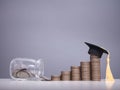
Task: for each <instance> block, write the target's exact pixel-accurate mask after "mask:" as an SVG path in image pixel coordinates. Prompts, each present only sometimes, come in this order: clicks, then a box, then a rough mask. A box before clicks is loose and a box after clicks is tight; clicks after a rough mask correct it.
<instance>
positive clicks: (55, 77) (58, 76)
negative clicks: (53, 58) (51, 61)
mask: <svg viewBox="0 0 120 90" xmlns="http://www.w3.org/2000/svg"><path fill="white" fill-rule="evenodd" d="M51 81H60V75H52V76H51Z"/></svg>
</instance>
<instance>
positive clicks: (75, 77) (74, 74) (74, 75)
mask: <svg viewBox="0 0 120 90" xmlns="http://www.w3.org/2000/svg"><path fill="white" fill-rule="evenodd" d="M71 79H72V81H79V80H80V79H81V78H80V66H71Z"/></svg>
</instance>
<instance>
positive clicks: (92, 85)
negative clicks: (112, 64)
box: [0, 79, 120, 90]
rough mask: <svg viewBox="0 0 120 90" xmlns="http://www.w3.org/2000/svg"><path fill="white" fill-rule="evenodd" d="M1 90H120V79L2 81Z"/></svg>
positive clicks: (0, 80) (0, 82)
mask: <svg viewBox="0 0 120 90" xmlns="http://www.w3.org/2000/svg"><path fill="white" fill-rule="evenodd" d="M0 90H120V79H115V82H105V80H101V81H15V80H12V79H0Z"/></svg>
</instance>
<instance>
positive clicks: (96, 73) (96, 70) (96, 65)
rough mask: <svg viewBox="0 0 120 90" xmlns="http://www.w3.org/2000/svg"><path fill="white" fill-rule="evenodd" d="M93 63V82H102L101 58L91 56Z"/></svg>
mask: <svg viewBox="0 0 120 90" xmlns="http://www.w3.org/2000/svg"><path fill="white" fill-rule="evenodd" d="M90 62H91V79H92V80H93V81H100V80H101V72H100V58H98V57H96V56H90Z"/></svg>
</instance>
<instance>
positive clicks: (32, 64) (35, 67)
mask: <svg viewBox="0 0 120 90" xmlns="http://www.w3.org/2000/svg"><path fill="white" fill-rule="evenodd" d="M43 76H44V62H43V60H42V59H39V60H34V59H27V58H15V59H13V60H12V61H11V62H10V77H11V78H12V79H15V80H42V77H43Z"/></svg>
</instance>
